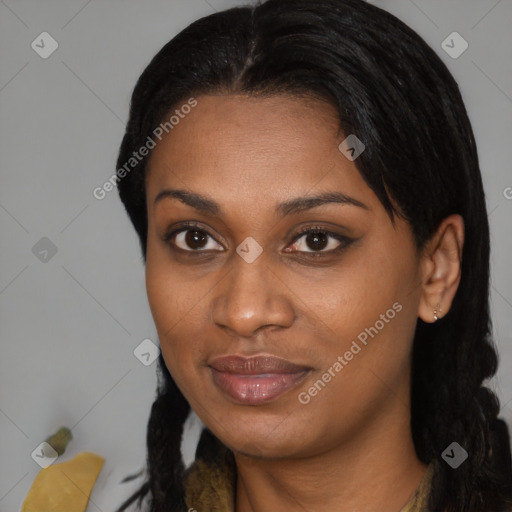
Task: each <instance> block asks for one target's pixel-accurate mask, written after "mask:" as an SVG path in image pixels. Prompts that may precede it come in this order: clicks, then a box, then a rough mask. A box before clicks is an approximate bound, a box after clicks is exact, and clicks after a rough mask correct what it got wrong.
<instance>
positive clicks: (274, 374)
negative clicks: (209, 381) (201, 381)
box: [208, 355, 311, 405]
mask: <svg viewBox="0 0 512 512" xmlns="http://www.w3.org/2000/svg"><path fill="white" fill-rule="evenodd" d="M208 366H209V367H210V369H211V374H212V378H213V381H214V383H215V384H216V386H217V387H218V388H219V389H220V391H222V392H223V393H224V394H225V395H227V396H228V397H230V398H231V399H232V400H233V401H235V402H236V403H239V404H244V405H258V404H263V403H267V402H270V401H272V400H275V399H277V398H278V397H280V396H282V395H283V394H285V393H287V392H288V391H290V390H291V389H293V388H294V387H296V386H297V385H298V384H299V383H300V382H301V381H302V380H304V378H305V377H306V375H307V374H308V373H309V372H310V370H311V368H310V367H307V366H303V365H298V364H295V363H292V362H290V361H287V360H286V359H281V358H278V357H274V356H269V355H259V356H253V357H243V356H236V355H233V356H227V357H220V358H217V359H214V360H213V361H211V362H210V363H209V365H208Z"/></svg>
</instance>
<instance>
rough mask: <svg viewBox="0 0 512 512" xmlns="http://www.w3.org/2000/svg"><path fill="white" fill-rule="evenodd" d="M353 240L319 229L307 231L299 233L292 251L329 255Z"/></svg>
mask: <svg viewBox="0 0 512 512" xmlns="http://www.w3.org/2000/svg"><path fill="white" fill-rule="evenodd" d="M352 241H353V240H351V239H350V238H347V237H344V236H342V235H339V234H337V233H331V232H330V231H325V230H320V229H308V230H305V231H303V232H301V233H299V234H298V235H297V236H296V237H295V239H294V243H293V246H292V248H293V251H290V250H286V252H295V251H296V252H304V253H320V254H321V253H331V252H335V251H338V250H341V249H343V248H345V247H346V246H348V245H349V244H350V243H351V242H352Z"/></svg>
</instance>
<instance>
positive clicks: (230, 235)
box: [117, 0, 512, 512]
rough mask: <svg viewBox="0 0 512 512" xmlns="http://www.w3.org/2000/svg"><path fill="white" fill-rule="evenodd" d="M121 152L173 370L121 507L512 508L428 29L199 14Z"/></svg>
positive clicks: (284, 6)
mask: <svg viewBox="0 0 512 512" xmlns="http://www.w3.org/2000/svg"><path fill="white" fill-rule="evenodd" d="M117 163H118V165H117V168H118V172H117V176H118V188H119V192H120V196H121V199H122V201H123V203H124V205H125V207H126V210H127V212H128V214H129V216H130V219H131V221H132V223H133V225H134V227H135V229H136V232H137V234H138V236H139V239H140V244H141V248H142V253H143V256H144V260H145V264H146V283H147V292H148V299H149V304H150V307H151V311H152V314H153V318H154V320H155V324H156V328H157V332H158V335H159V340H160V347H161V355H160V358H159V365H160V370H161V372H162V375H163V381H162V382H161V385H160V386H159V390H158V396H157V399H156V401H155V403H154V404H153V407H152V410H151V416H150V419H149V424H148V433H147V445H148V479H147V482H146V483H144V485H143V486H142V487H141V489H140V490H139V491H138V492H137V493H136V494H135V495H133V496H132V497H131V498H130V499H129V500H127V502H126V503H125V504H123V506H121V508H120V509H119V510H124V509H125V508H126V507H127V506H128V505H129V504H130V503H132V502H134V501H135V500H136V499H137V498H139V504H140V503H141V502H142V499H143V498H144V497H146V498H147V504H148V505H149V510H151V511H155V512H156V511H162V512H171V511H185V510H196V511H199V512H202V511H222V512H224V511H236V512H249V511H250V512H260V511H281V510H300V511H302V510H308V511H313V510H322V511H323V512H326V511H334V510H336V511H353V510H358V511H363V510H364V511H379V512H395V511H396V512H398V511H403V512H405V511H432V512H433V511H436V512H437V511H446V512H455V511H457V512H463V511H464V512H466V511H470V512H482V511H489V512H490V511H492V512H498V511H506V510H511V509H512V505H511V504H512V469H511V457H510V444H509V435H508V431H507V427H506V426H505V424H504V422H503V421H501V420H499V419H497V415H498V413H499V403H498V400H497V398H496V396H495V395H494V394H493V393H492V392H491V391H490V390H489V389H487V388H485V387H483V386H482V382H483V381H484V379H487V378H489V377H491V376H492V375H494V373H495V372H496V367H497V355H496V352H495V349H494V346H493V343H492V340H491V338H490V325H491V324H490V319H489V308H488V293H489V290H488V280H489V228H488V221H487V216H486V205H485V199H484V192H483V188H482V181H481V175H480V170H479V166H478V156H477V150H476V147H475V141H474V137H473V132H472V129H471V126H470V122H469V120H468V116H467V114H466V110H465V107H464V104H463V101H462V99H461V96H460V93H459V89H458V86H457V84H456V82H455V81H454V79H453V77H452V76H451V74H450V73H449V71H448V70H447V68H446V66H445V65H444V64H443V63H442V61H441V60H440V59H439V58H438V57H437V56H436V54H435V53H434V52H433V50H431V49H430V48H429V47H428V46H427V44H426V43H425V42H424V41H423V40H422V39H421V38H420V37H419V36H418V35H417V34H416V33H415V32H413V31H412V30H411V29H410V28H408V27H407V26H405V25H404V24H403V23H402V22H400V21H399V20H398V19H397V18H395V17H394V16H392V15H391V14H389V13H387V12H385V11H383V10H381V9H379V8H377V7H375V6H372V5H370V4H367V3H365V2H363V1H361V0H269V1H267V2H265V3H262V4H260V5H258V6H257V7H255V8H251V7H246V8H235V9H230V10H227V11H224V12H220V13H216V14H213V15H211V16H208V17H206V18H203V19H200V20H198V21H196V22H195V23H193V24H192V25H190V26H189V27H188V28H186V29H185V30H184V31H182V32H181V33H180V34H178V35H177V36H176V37H175V38H174V39H173V40H171V41H170V42H169V43H168V44H166V45H165V46H164V47H163V48H162V50H161V51H160V52H159V53H158V54H157V55H156V56H155V57H154V59H153V60H152V61H151V63H150V64H149V66H148V67H147V68H146V70H145V71H144V72H143V74H142V76H141V77H140V79H139V81H138V83H137V85H136V87H135V90H134V93H133V97H132V103H131V110H130V119H129V122H128V126H127V129H126V134H125V136H124V139H123V142H122V145H121V149H120V153H119V157H118V162H117ZM191 409H192V410H193V411H195V413H196V414H197V415H198V416H199V418H200V419H201V420H202V422H203V424H204V425H205V427H206V428H205V429H204V431H203V434H202V436H201V439H200V441H199V444H198V447H197V451H196V460H195V462H194V463H193V464H192V465H191V466H190V467H189V468H184V464H183V461H182V457H181V452H180V445H181V440H182V439H181V437H182V431H183V423H184V422H185V420H186V418H187V416H188V415H189V413H190V411H191Z"/></svg>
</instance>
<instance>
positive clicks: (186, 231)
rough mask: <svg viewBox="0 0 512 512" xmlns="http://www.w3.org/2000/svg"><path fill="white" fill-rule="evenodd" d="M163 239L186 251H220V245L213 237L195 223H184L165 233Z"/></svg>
mask: <svg viewBox="0 0 512 512" xmlns="http://www.w3.org/2000/svg"><path fill="white" fill-rule="evenodd" d="M164 241H165V242H167V243H170V244H171V245H173V246H176V247H178V249H181V250H182V251H187V252H204V251H210V250H218V249H216V246H217V247H220V248H221V249H220V250H219V252H220V251H222V250H223V249H222V246H221V245H220V244H218V243H216V242H215V240H214V239H213V237H212V236H211V235H210V234H209V233H208V232H207V231H205V230H204V229H201V228H200V227H199V226H197V225H196V224H188V223H187V224H185V225H182V226H181V227H180V228H178V229H175V230H174V231H172V232H170V233H168V234H166V235H165V238H164Z"/></svg>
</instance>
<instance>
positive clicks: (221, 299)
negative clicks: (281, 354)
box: [212, 254, 295, 338]
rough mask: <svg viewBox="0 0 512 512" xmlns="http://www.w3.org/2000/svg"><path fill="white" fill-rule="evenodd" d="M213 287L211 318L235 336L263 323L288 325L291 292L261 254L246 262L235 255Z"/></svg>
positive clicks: (291, 316)
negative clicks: (254, 259) (218, 281)
mask: <svg viewBox="0 0 512 512" xmlns="http://www.w3.org/2000/svg"><path fill="white" fill-rule="evenodd" d="M233 256H234V259H235V261H234V262H233V264H232V265H233V266H232V267H231V269H230V270H229V272H228V274H227V275H226V276H225V278H224V279H222V281H221V282H220V283H219V284H218V286H216V287H215V289H214V292H215V296H214V298H213V301H212V319H213V322H214V323H215V324H216V325H217V326H219V327H222V328H224V329H226V330H228V331H231V334H233V335H235V336H237V337H247V338H250V337H251V336H254V334H255V333H256V332H257V331H258V330H260V329H261V330H263V328H264V327H266V328H270V326H272V327H283V328H286V327H290V326H291V325H292V324H293V321H294V318H295V312H294V308H293V302H292V293H291V292H290V291H289V289H288V288H287V287H286V285H285V283H284V282H283V280H282V279H281V278H279V276H278V272H277V271H276V269H272V268H271V267H270V266H269V265H268V263H267V261H266V258H265V257H264V255H263V254H262V255H261V256H260V257H259V258H258V259H256V261H254V262H252V263H247V262H246V261H244V260H243V259H242V258H241V257H239V256H238V255H233Z"/></svg>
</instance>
